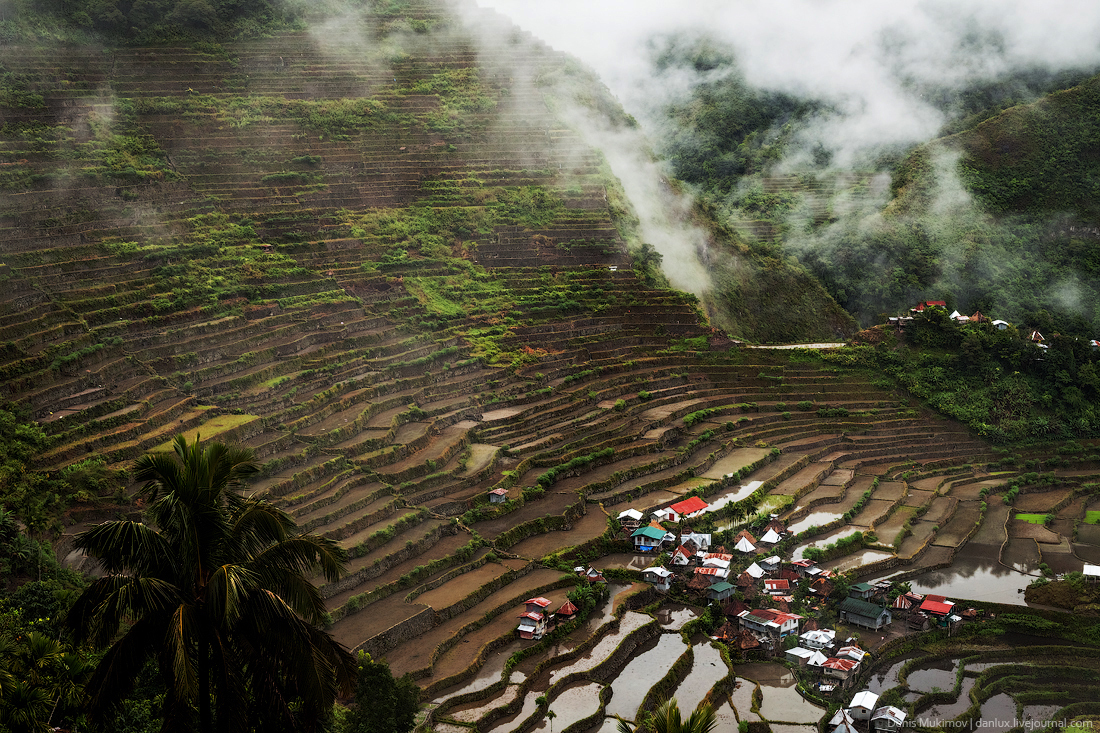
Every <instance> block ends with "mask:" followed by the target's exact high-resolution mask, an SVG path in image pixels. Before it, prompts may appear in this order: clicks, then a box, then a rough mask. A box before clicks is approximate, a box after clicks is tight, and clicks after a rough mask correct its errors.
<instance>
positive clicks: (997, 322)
mask: <svg viewBox="0 0 1100 733" xmlns="http://www.w3.org/2000/svg"><path fill="white" fill-rule="evenodd" d="M993 325H994V326H995V327H996V329H997V330H998V331H1004V330H1005V329H1006V328H1008V327H1009V326H1011V325H1012V324H1011V323H1009V322H1008V321H1002V320H1001V319H1000V318H998V319H997V320H995V321H993Z"/></svg>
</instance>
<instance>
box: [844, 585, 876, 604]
mask: <svg viewBox="0 0 1100 733" xmlns="http://www.w3.org/2000/svg"><path fill="white" fill-rule="evenodd" d="M874 594H875V586H873V585H871V584H870V583H856V584H855V585H853V586H852V587H851V588H849V589H848V597H849V598H859V599H860V600H862V601H866V600H870V598H871V596H873V595H874Z"/></svg>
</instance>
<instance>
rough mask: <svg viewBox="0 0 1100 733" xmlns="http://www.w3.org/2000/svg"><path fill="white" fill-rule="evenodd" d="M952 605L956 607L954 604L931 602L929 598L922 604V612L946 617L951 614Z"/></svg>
mask: <svg viewBox="0 0 1100 733" xmlns="http://www.w3.org/2000/svg"><path fill="white" fill-rule="evenodd" d="M952 605H954V604H951V603H939V602H937V601H933V600H929V599H928V598H925V599H924V603H922V604H920V610H922V611H928V612H929V613H934V614H936V615H937V616H946V615H947V614H949V613H951V606H952Z"/></svg>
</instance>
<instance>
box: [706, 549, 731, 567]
mask: <svg viewBox="0 0 1100 733" xmlns="http://www.w3.org/2000/svg"><path fill="white" fill-rule="evenodd" d="M731 562H733V555H727V554H726V553H723V552H708V553H705V554H704V555H703V556H702V558H701V562H700V564H701V565H702V566H703V567H705V568H722V569H724V570H728V569H729V566H730V563H731Z"/></svg>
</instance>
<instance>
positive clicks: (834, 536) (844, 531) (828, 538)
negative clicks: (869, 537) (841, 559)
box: [791, 524, 866, 560]
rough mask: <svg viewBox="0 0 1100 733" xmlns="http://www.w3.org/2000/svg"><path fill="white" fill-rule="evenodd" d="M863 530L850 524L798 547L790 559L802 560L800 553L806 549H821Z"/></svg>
mask: <svg viewBox="0 0 1100 733" xmlns="http://www.w3.org/2000/svg"><path fill="white" fill-rule="evenodd" d="M864 529H866V527H856V526H855V525H851V524H850V525H848V526H847V527H842V528H840V529H838V530H835V531H833V532H830V533H829V534H827V535H825V536H824V537H820V538H818V539H816V540H814V541H813V542H807V543H806V544H804V545H799V546H798V548H797V549H796V550H795V551H794V554H793V555H791V559H792V560H801V559H803V555H802V553H803V552H805V551H806V548H807V547H817V548H821V547H824V546H825V545H828V544H831V543H833V542H836V541H837V540H839V539H843V538H844V537H848V536H850V535H853V534H858V533H860V532H862V531H863V530H864Z"/></svg>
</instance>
